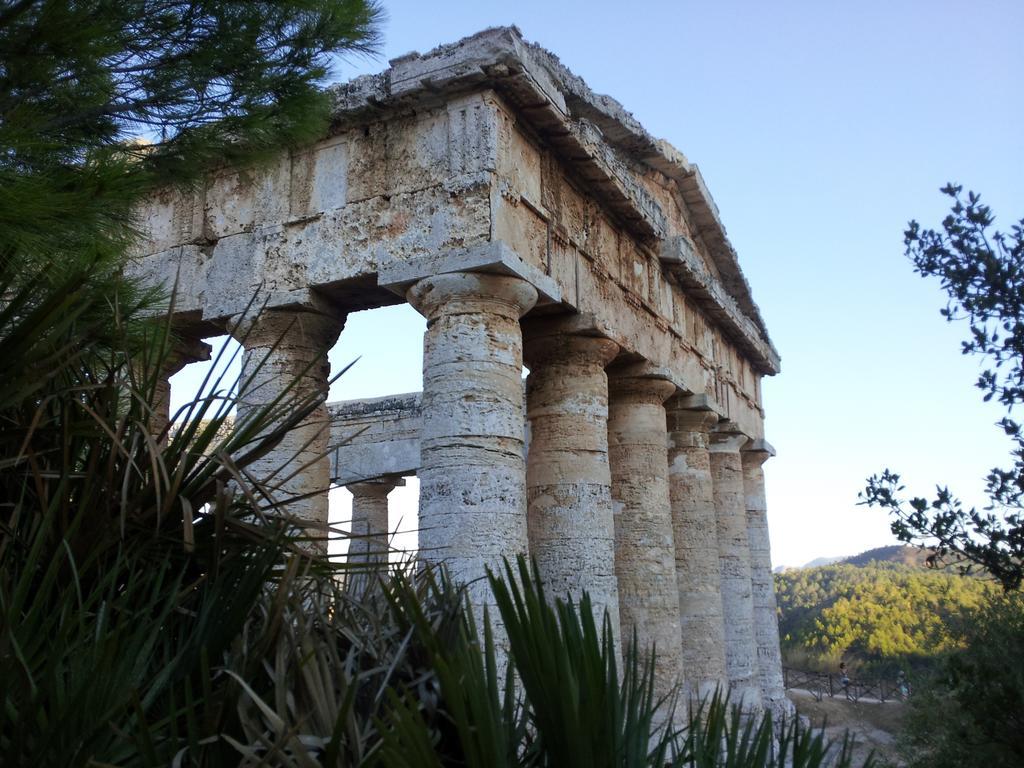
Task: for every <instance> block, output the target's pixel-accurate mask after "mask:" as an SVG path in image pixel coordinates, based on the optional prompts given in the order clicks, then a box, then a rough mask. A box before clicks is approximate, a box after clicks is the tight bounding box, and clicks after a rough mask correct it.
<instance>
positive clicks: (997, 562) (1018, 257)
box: [861, 184, 1024, 590]
mask: <svg viewBox="0 0 1024 768" xmlns="http://www.w3.org/2000/svg"><path fill="white" fill-rule="evenodd" d="M942 192H943V193H944V194H946V195H948V196H949V197H950V198H952V200H953V206H952V209H951V211H950V213H949V215H948V216H946V218H945V219H944V220H943V222H942V228H941V229H940V230H934V229H922V228H921V226H920V225H919V224H918V223H917V222H916V221H912V222H910V224H909V226H908V229H907V231H906V233H905V239H904V242H905V244H906V253H907V256H909V257H910V259H911V260H912V261H913V264H914V269H915V271H917V272H918V273H919V274H920V275H922V276H925V277H938V278H939V280H940V281H941V284H942V288H943V290H945V291H946V293H947V294H948V296H949V301H948V303H947V305H946V308H945V309H943V310H942V315H943V316H944V317H945V318H946V320H947V321H949V322H954V321H966V322H967V324H968V327H969V329H970V336H969V338H968V339H967V340H966V341H964V342H962V345H961V351H962V352H963V354H965V355H978V356H979V357H981V358H983V359H984V361H985V364H986V365H985V369H984V370H983V371H982V373H981V374H980V375H979V376H978V380H977V382H976V386H977V387H978V389H980V390H981V391H982V393H983V399H984V400H985V401H986V402H987V401H991V400H995V401H997V402H998V403H1000V404H1001V405H1002V406H1004V407H1005V409H1006V414H1005V415H1004V416H1003V418H1002V419H1000V421H999V422H998V425H997V426H998V428H999V429H1000V430H1001V431H1002V432H1003V433H1004V434H1005V435H1006V436H1007V437H1008V438H1009V440H1010V441H1011V444H1012V449H1011V453H1010V455H1011V458H1012V463H1011V464H1010V465H1009V466H1008V467H1007V468H999V467H996V468H994V469H992V470H991V471H990V472H989V474H988V475H987V477H986V491H987V495H988V497H989V502H990V503H989V504H988V505H987V506H985V507H984V508H982V509H977V508H973V507H972V508H970V509H968V508H965V506H964V505H963V503H962V502H961V501H960V500H959V499H958V498H957V497H956V496H955V495H954V494H953V493H952V492H951V491H950V490H949V488H947V487H944V486H939V487H937V489H936V495H935V498H934V499H930V500H929V499H925V498H921V497H916V498H911V499H908V500H905V499H903V498H902V496H901V492H902V491H903V489H904V487H903V485H902V484H901V480H900V476H899V475H898V474H895V473H894V472H892V471H890V470H888V469H887V470H885V471H884V472H882V473H881V474H878V475H874V476H872V477H871V478H869V480H868V485H867V487H866V488H865V490H864V491H863V492H862V493H861V498H862V499H863V503H865V504H868V505H872V506H879V507H882V508H884V509H887V510H888V511H889V512H890V515H891V519H892V532H893V533H894V534H895V535H896V536H897V538H899V539H900V540H901V541H904V542H907V543H915V544H919V545H922V546H931V547H934V549H935V554H934V555H933V556H932V557H931V558H929V562H930V563H931V564H933V565H940V564H944V563H951V562H955V563H957V564H958V565H959V566H960V568H961V569H962V570H964V571H965V572H971V571H972V570H979V569H980V570H982V571H984V572H987V573H988V574H990V575H991V576H993V577H994V578H995V579H997V580H998V581H999V582H1000V583H1001V584H1002V586H1003V588H1004V589H1006V590H1015V589H1019V588H1020V586H1021V582H1022V578H1024V432H1022V427H1021V423H1020V422H1019V421H1017V419H1016V418H1015V414H1014V409H1015V408H1016V407H1017V406H1018V405H1020V404H1021V403H1022V402H1024V219H1022V220H1021V221H1018V222H1017V223H1015V224H1013V225H1012V226H1011V228H1010V231H1009V232H1000V231H996V230H993V229H992V225H993V223H994V221H995V216H994V215H993V213H992V211H991V209H990V208H989V207H988V206H987V205H984V204H983V203H982V202H981V198H980V196H979V195H978V194H976V193H974V192H968V193H967V195H966V197H965V196H964V194H963V188H962V187H961V186H959V185H955V184H947V185H946V186H945V187H943V188H942Z"/></svg>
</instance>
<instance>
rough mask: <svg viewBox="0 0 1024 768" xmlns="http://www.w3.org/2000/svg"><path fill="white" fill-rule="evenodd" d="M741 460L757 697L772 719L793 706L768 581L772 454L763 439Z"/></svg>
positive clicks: (746, 450) (788, 714) (771, 585)
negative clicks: (767, 470) (767, 466)
mask: <svg viewBox="0 0 1024 768" xmlns="http://www.w3.org/2000/svg"><path fill="white" fill-rule="evenodd" d="M740 455H741V457H742V460H743V490H744V496H745V498H746V509H747V540H748V542H749V544H750V574H751V586H752V591H753V601H754V643H755V646H756V648H757V666H758V671H759V676H760V678H759V679H760V686H761V695H762V696H763V697H764V702H765V705H766V706H768V707H770V708H771V709H772V711H773V712H774V713H775V714H776V716H780V715H781V716H785V717H792V716H793V704H792V702H790V701H789V699H787V698H786V687H785V684H784V682H783V679H782V653H781V652H780V649H779V621H778V615H777V613H776V610H777V605H776V601H775V584H774V580H773V578H772V557H771V542H770V540H769V537H768V505H767V503H766V501H765V492H764V470H763V468H762V465H763V464H764V463H765V462H766V461H767V460H768V459H769V458H770V457H771V456H774V455H775V451H774V450H773V449H772V447H771V446H770V445H768V443H766V442H765V441H764V440H751V441H750V442H748V443H747V444H746V446H745V447H744V449H743V451H742V453H741V454H740Z"/></svg>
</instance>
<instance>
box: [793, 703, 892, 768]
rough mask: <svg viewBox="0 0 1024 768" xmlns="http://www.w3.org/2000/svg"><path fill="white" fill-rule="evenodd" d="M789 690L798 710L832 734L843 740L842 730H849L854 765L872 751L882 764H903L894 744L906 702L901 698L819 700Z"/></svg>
mask: <svg viewBox="0 0 1024 768" xmlns="http://www.w3.org/2000/svg"><path fill="white" fill-rule="evenodd" d="M788 693H789V697H790V699H792V701H793V703H794V704H796V708H797V711H798V712H799V713H800V714H801V715H804V716H805V717H807V718H808V719H810V721H811V724H812V725H813V726H814V727H816V728H820V727H822V726H824V727H825V733H826V734H827V736H828V737H829V738H831V739H833V740H842V738H843V734H844V733H846V732H847V731H849V732H850V734H851V735H852V736H853V737H854V740H855V743H856V746H855V752H854V760H853V765H854V766H861V765H863V763H864V761H865V760H866V759H867V757H868V755H869V754H871V753H872V752H873V753H874V756H875V759H876V761H877V763H878V764H879V765H880V766H882V767H888V766H894V767H897V766H900V765H902V762H901V761H900V760H899V759H898V757H897V755H896V748H895V746H896V744H895V742H896V736H895V735H896V733H897V731H898V730H899V728H900V724H901V723H902V720H903V704H901V703H900V702H895V701H886V702H878V701H864V700H861V701H857V702H854V701H847V700H846V699H844V698H839V697H837V698H834V699H830V698H828V697H827V696H826V697H825V698H823V699H822V700H821V701H817V700H815V698H814V696H812V695H811V694H810V693H809V692H807V691H798V690H791V691H789V692H788Z"/></svg>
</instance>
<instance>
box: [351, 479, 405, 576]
mask: <svg viewBox="0 0 1024 768" xmlns="http://www.w3.org/2000/svg"><path fill="white" fill-rule="evenodd" d="M400 485H405V480H404V479H402V478H401V477H381V478H377V479H374V480H365V481H363V482H361V483H349V484H348V485H346V486H345V487H346V488H347V489H348V490H349V491H350V492H351V494H352V522H351V524H350V525H349V532H350V534H351V536H352V538H351V539H350V540H349V545H348V562H349V563H352V564H357V563H358V564H366V565H372V564H380V563H387V561H388V535H389V534H390V533H391V531H390V529H389V528H388V494H389V493H391V492H392V491H393V490H395V488H397V487H398V486H400Z"/></svg>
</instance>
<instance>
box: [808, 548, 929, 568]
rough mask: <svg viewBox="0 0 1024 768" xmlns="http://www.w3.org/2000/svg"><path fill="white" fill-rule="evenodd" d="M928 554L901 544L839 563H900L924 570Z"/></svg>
mask: <svg viewBox="0 0 1024 768" xmlns="http://www.w3.org/2000/svg"><path fill="white" fill-rule="evenodd" d="M930 554H932V551H931V550H930V549H918V548H917V547H907V546H904V545H903V544H893V545H892V546H888V547H876V548H875V549H869V550H868V551H867V552H861V553H860V554H859V555H854V556H853V557H847V558H845V559H843V560H841V561H840V562H843V563H847V564H849V565H858V566H865V565H867V564H868V563H900V564H902V565H912V566H917V567H920V568H926V567H927V566H928V563H927V562H926V560H927V559H928V556H929V555H930ZM815 564H817V562H815Z"/></svg>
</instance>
